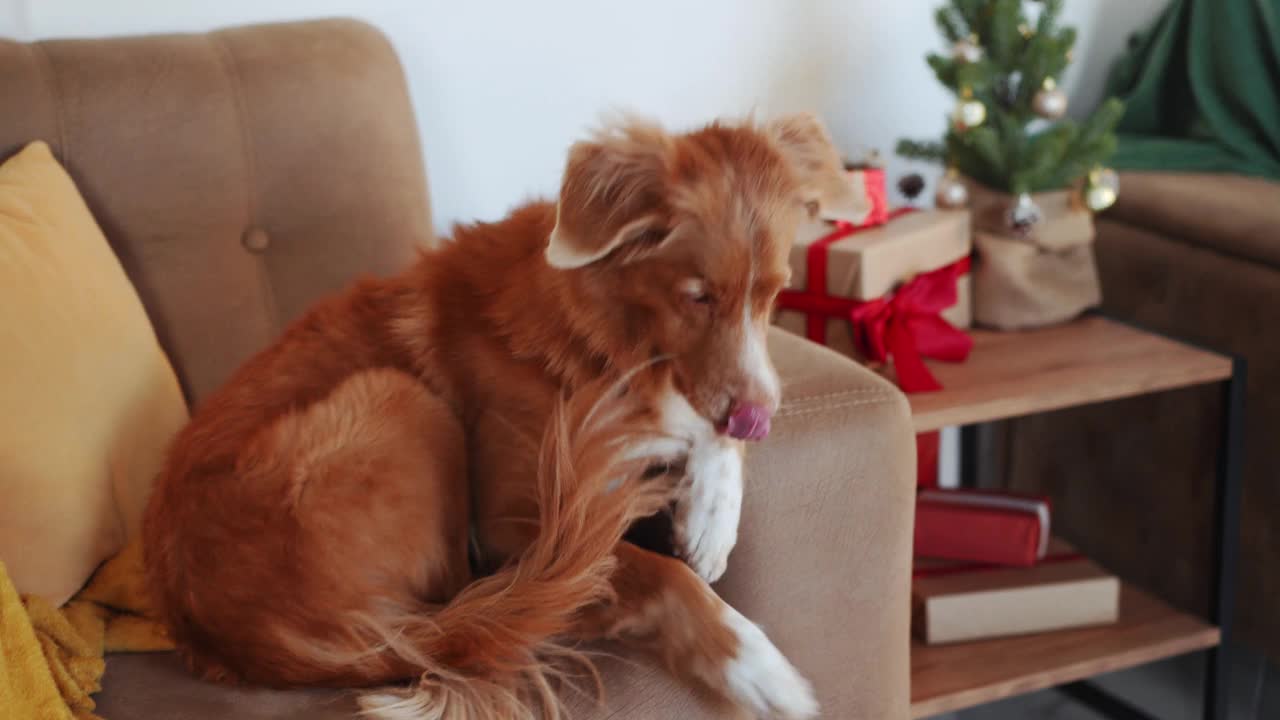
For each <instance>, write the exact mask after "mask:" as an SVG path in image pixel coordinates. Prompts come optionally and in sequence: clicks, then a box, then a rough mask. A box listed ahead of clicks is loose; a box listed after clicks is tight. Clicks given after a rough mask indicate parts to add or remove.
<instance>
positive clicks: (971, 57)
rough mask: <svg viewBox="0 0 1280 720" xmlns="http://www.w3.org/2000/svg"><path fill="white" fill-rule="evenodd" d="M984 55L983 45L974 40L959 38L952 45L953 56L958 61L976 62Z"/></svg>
mask: <svg viewBox="0 0 1280 720" xmlns="http://www.w3.org/2000/svg"><path fill="white" fill-rule="evenodd" d="M982 55H983V52H982V46H981V45H979V44H977V43H976V42H974V41H972V40H967V39H966V40H959V41H957V42H956V44H955V45H952V46H951V58H952V59H953V60H956V61H957V62H962V63H976V62H978V61H979V60H981V59H982Z"/></svg>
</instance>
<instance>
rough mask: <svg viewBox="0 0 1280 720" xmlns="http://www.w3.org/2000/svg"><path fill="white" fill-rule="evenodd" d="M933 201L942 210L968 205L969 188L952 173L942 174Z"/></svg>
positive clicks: (956, 208)
mask: <svg viewBox="0 0 1280 720" xmlns="http://www.w3.org/2000/svg"><path fill="white" fill-rule="evenodd" d="M933 203H934V204H935V205H937V206H938V207H940V208H942V209H944V210H958V209H960V208H963V207H968V205H969V188H968V187H966V186H965V184H964V182H963V181H961V180H960V179H959V178H957V177H955V176H953V175H950V174H948V175H944V176H943V177H942V179H941V180H939V181H938V189H937V190H936V191H935V192H934V194H933Z"/></svg>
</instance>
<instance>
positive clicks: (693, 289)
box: [679, 278, 715, 305]
mask: <svg viewBox="0 0 1280 720" xmlns="http://www.w3.org/2000/svg"><path fill="white" fill-rule="evenodd" d="M679 290H680V294H681V295H682V296H683V297H684V298H685V299H686V300H688V301H689V302H691V303H694V304H696V305H710V304H711V303H713V302H715V297H714V296H712V294H711V292H710V290H709V289H708V288H707V284H706V283H705V282H703V281H702V280H699V279H698V278H688V279H686V280H683V281H681V283H680V286H679Z"/></svg>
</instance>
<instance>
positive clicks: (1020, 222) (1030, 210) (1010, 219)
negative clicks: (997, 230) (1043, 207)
mask: <svg viewBox="0 0 1280 720" xmlns="http://www.w3.org/2000/svg"><path fill="white" fill-rule="evenodd" d="M1042 218H1043V215H1042V214H1041V213H1040V206H1038V205H1036V202H1035V200H1032V199H1031V194H1030V193H1021V194H1019V195H1018V199H1017V201H1016V202H1014V204H1013V207H1011V208H1009V213H1008V214H1007V215H1006V216H1005V222H1006V223H1007V224H1008V226H1009V229H1010V230H1012V231H1013V232H1014V233H1015V234H1017V235H1021V236H1023V237H1025V236H1027V235H1030V234H1031V232H1032V231H1033V230H1035V227H1036V225H1039V224H1040V220H1041V219H1042Z"/></svg>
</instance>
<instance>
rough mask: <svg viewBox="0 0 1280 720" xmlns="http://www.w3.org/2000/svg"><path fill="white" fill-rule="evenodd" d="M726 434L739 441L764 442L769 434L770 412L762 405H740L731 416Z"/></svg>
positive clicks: (726, 427)
mask: <svg viewBox="0 0 1280 720" xmlns="http://www.w3.org/2000/svg"><path fill="white" fill-rule="evenodd" d="M725 432H727V433H729V437H732V438H737V439H739V440H763V439H764V438H765V436H766V435H768V434H769V411H768V410H766V409H765V408H764V407H763V406H761V405H750V404H747V405H739V406H737V407H736V408H734V410H733V412H732V413H731V414H730V415H729V422H728V424H727V425H726V426H725Z"/></svg>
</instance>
